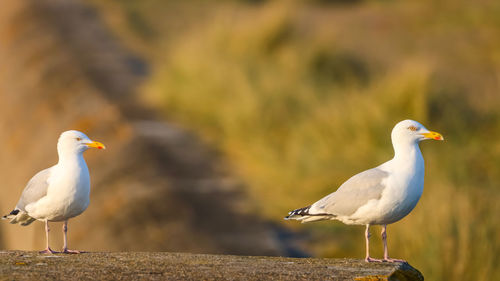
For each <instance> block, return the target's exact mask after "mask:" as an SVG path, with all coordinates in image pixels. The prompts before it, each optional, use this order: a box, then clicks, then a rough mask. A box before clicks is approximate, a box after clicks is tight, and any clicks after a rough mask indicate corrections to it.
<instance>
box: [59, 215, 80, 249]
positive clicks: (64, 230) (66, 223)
mask: <svg viewBox="0 0 500 281" xmlns="http://www.w3.org/2000/svg"><path fill="white" fill-rule="evenodd" d="M62 229H63V234H64V247H63V250H62V253H65V254H79V253H81V252H80V251H77V250H68V221H67V220H65V221H64V224H63V227H62Z"/></svg>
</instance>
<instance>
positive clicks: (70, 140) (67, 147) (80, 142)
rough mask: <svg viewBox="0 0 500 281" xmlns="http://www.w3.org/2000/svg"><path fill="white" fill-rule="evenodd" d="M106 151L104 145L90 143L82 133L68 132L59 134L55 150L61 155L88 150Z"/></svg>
mask: <svg viewBox="0 0 500 281" xmlns="http://www.w3.org/2000/svg"><path fill="white" fill-rule="evenodd" d="M91 147H93V148H97V149H106V147H105V146H104V144H102V143H100V142H97V141H92V140H91V139H89V137H87V136H86V135H85V134H84V133H82V132H79V131H75V130H70V131H66V132H64V133H62V134H61V136H60V137H59V141H58V142H57V150H58V151H59V154H61V153H83V152H84V151H85V150H87V149H89V148H91Z"/></svg>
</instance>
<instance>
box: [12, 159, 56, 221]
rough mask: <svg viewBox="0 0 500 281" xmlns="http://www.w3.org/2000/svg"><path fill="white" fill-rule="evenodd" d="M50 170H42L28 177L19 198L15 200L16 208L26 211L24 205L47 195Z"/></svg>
mask: <svg viewBox="0 0 500 281" xmlns="http://www.w3.org/2000/svg"><path fill="white" fill-rule="evenodd" d="M50 171H51V168H48V169H45V170H42V171H40V172H38V173H37V174H36V175H34V176H33V177H32V178H31V179H30V181H29V182H28V184H27V185H26V187H25V188H24V190H23V193H22V194H21V198H19V201H18V202H17V205H16V209H19V210H21V211H26V210H25V209H24V208H25V207H26V205H28V204H31V203H33V202H36V201H38V200H40V198H42V197H44V196H45V195H47V189H48V187H49V183H48V179H49V176H50Z"/></svg>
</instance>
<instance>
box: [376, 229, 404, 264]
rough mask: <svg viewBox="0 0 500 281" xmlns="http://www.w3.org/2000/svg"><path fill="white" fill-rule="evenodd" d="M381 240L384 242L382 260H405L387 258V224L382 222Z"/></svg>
mask: <svg viewBox="0 0 500 281" xmlns="http://www.w3.org/2000/svg"><path fill="white" fill-rule="evenodd" d="M381 234H382V242H384V259H383V261H386V262H406V261H405V260H400V259H391V258H389V253H388V251H387V225H386V224H384V226H383V227H382V233H381Z"/></svg>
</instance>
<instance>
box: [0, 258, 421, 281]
mask: <svg viewBox="0 0 500 281" xmlns="http://www.w3.org/2000/svg"><path fill="white" fill-rule="evenodd" d="M95 279H98V280H287V281H288V280H366V281H374V280H391V281H392V280H399V281H412V280H424V278H423V276H422V274H421V273H420V272H419V271H418V270H416V269H414V268H413V267H411V266H410V265H409V264H401V263H365V262H364V261H362V260H357V259H317V258H300V259H299V258H281V257H253V256H230V255H201V254H187V253H166V252H110V253H94V252H92V253H83V254H79V255H67V254H55V255H45V254H39V253H37V252H25V251H2V252H0V280H95Z"/></svg>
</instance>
